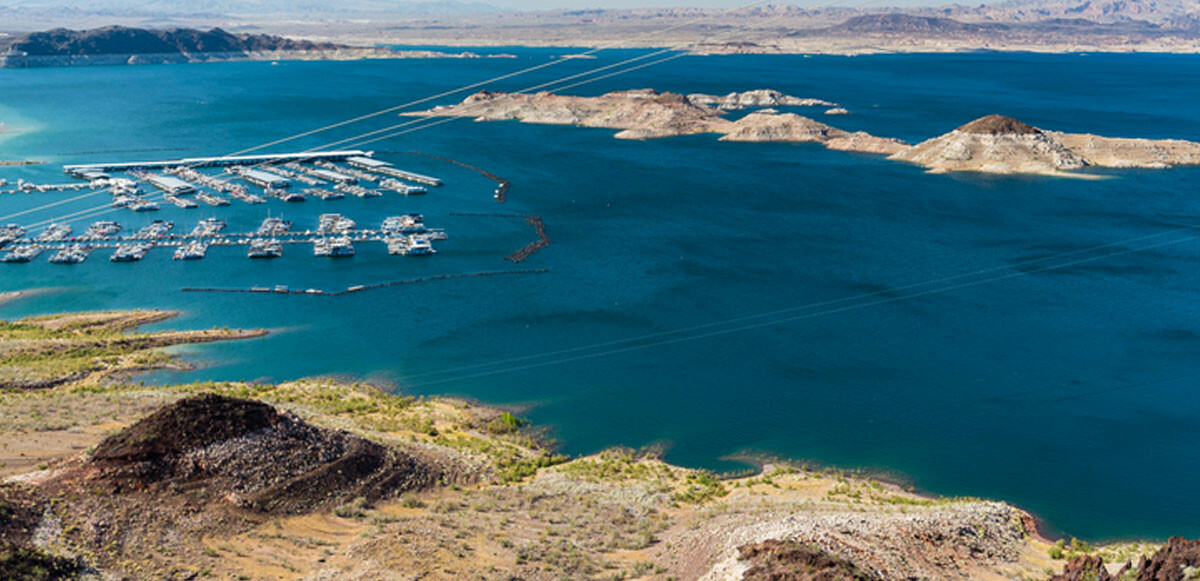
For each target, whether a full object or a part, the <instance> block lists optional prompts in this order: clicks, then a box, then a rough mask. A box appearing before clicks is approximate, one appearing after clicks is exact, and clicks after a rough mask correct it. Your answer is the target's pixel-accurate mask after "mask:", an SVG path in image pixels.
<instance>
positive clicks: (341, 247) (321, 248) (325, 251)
mask: <svg viewBox="0 0 1200 581" xmlns="http://www.w3.org/2000/svg"><path fill="white" fill-rule="evenodd" d="M313 255H315V256H328V257H330V258H345V257H350V256H354V243H353V242H352V241H351V240H350V237H349V236H335V237H333V238H317V239H316V240H314V241H313Z"/></svg>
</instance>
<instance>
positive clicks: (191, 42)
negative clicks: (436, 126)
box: [0, 26, 479, 68]
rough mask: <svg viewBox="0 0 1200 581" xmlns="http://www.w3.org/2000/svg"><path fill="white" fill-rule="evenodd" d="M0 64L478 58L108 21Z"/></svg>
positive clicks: (21, 47) (33, 40) (10, 55)
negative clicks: (106, 23)
mask: <svg viewBox="0 0 1200 581" xmlns="http://www.w3.org/2000/svg"><path fill="white" fill-rule="evenodd" d="M0 49H4V50H5V52H0V67H6V68H28V67H53V66H78V65H116V64H163V63H187V62H206V61H231V60H284V59H287V60H359V59H394V58H479V55H477V54H475V53H470V52H462V53H447V52H438V51H430V50H407V51H401V50H393V49H390V48H384V47H373V46H372V47H364V46H349V45H345V44H337V43H330V42H313V41H308V40H297V39H292V38H286V37H283V36H274V35H267V34H233V33H230V32H226V31H225V30H222V29H220V28H213V29H212V30H207V31H204V30H196V29H190V28H170V29H143V28H129V27H124V26H106V27H103V28H96V29H92V30H68V29H65V28H58V29H54V30H50V31H46V32H33V33H29V34H24V35H21V36H18V37H15V38H13V39H11V40H7V42H5V43H3V44H0Z"/></svg>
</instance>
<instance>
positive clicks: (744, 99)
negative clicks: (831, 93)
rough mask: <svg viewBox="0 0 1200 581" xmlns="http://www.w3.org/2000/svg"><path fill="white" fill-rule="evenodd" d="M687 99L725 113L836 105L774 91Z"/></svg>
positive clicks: (690, 97)
mask: <svg viewBox="0 0 1200 581" xmlns="http://www.w3.org/2000/svg"><path fill="white" fill-rule="evenodd" d="M687 97H688V100H690V101H691V102H693V103H698V104H701V105H709V106H712V107H716V108H718V109H722V110H726V111H735V110H739V109H756V108H760V107H837V103H830V102H829V101H824V100H821V99H809V98H800V97H793V96H791V95H784V94H783V93H781V92H779V91H776V90H774V89H758V90H756V91H746V92H744V93H729V94H728V95H724V96H719V95H706V94H703V93H693V94H690V95H688V96H687Z"/></svg>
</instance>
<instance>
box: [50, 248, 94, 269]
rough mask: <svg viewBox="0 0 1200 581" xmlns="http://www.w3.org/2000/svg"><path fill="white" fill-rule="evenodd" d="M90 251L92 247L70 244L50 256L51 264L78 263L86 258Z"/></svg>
mask: <svg viewBox="0 0 1200 581" xmlns="http://www.w3.org/2000/svg"><path fill="white" fill-rule="evenodd" d="M91 253H92V248H90V247H87V246H81V245H79V244H72V245H70V246H68V247H66V248H63V249H62V250H59V251H58V252H57V253H55V254H54V256H51V257H50V263H51V264H79V263H80V262H83V261H85V260H87V257H88V255H89V254H91Z"/></svg>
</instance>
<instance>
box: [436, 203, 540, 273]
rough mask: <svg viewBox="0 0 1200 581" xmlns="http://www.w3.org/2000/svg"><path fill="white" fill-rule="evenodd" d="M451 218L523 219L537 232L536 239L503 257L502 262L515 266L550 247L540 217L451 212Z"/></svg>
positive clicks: (496, 213)
mask: <svg viewBox="0 0 1200 581" xmlns="http://www.w3.org/2000/svg"><path fill="white" fill-rule="evenodd" d="M450 215H451V216H480V217H489V218H524V219H525V223H526V224H529V225H530V226H533V229H534V231H536V232H537V235H538V239H537V240H535V241H533V242H530V243H529V244H526V245H525V246H524V247H522V248H521V249H520V250H518V251H516V252H514V253H512V254H509V255H508V256H505V257H504V260H507V261H509V262H512V263H513V264H517V263H519V262H521V261H523V260H525V259H526V258H529V257H530V256H532V255H533V253H535V252H537V251H539V250H541V249H543V248H545V247H547V246H549V245H550V243H551V242H552V240H550V236H549V235H547V234H546V223H545V222H544V221H542V217H541V216H526V215H524V214H502V213H498V212H451V213H450Z"/></svg>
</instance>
